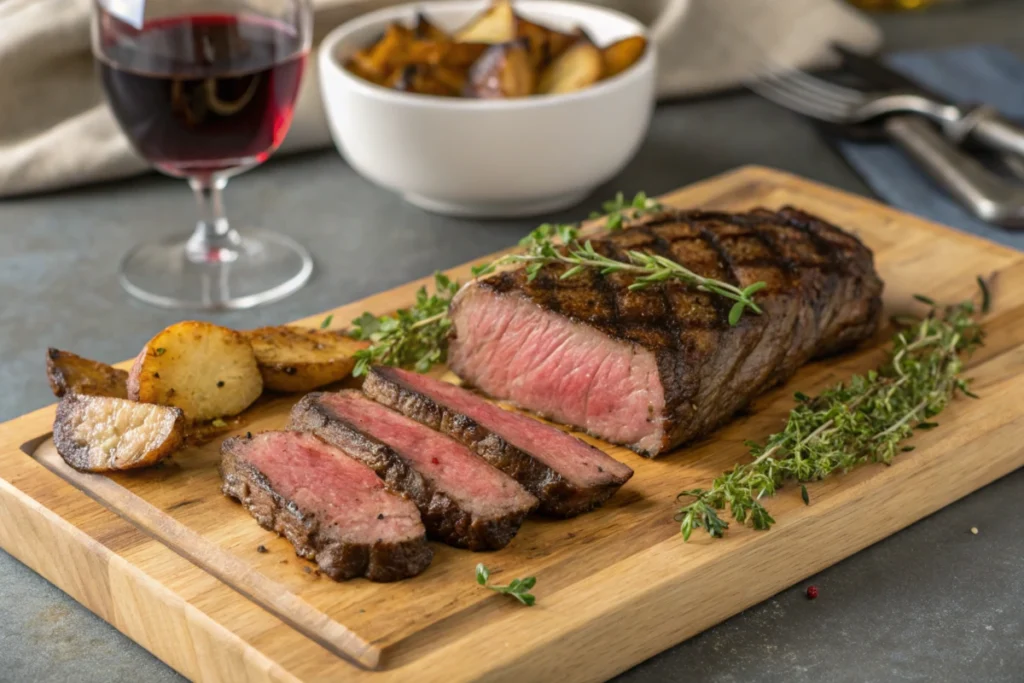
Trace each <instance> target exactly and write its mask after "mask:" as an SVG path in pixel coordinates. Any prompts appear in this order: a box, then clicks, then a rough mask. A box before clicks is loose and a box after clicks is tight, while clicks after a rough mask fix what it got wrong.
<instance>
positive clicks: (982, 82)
mask: <svg viewBox="0 0 1024 683" xmlns="http://www.w3.org/2000/svg"><path fill="white" fill-rule="evenodd" d="M887 62H888V64H889V66H891V67H893V68H895V69H897V70H898V71H901V72H902V73H904V74H905V75H907V76H909V77H910V78H912V79H914V80H915V81H917V82H918V83H920V84H921V85H923V86H925V87H927V88H928V89H929V90H932V91H934V92H936V93H940V94H942V95H944V96H946V97H948V98H950V99H951V100H953V101H957V102H968V103H979V102H985V103H987V104H991V105H992V106H994V107H995V108H996V109H998V110H999V111H1000V113H1002V114H1003V115H1004V116H1007V117H1009V118H1014V119H1019V120H1024V61H1022V60H1021V59H1020V58H1018V57H1017V56H1015V55H1014V54H1013V53H1012V52H1009V51H1008V50H1006V49H1004V48H1001V47H996V46H991V45H975V46H968V47H959V48H953V49H944V50H927V51H920V52H916V51H915V52H904V53H898V54H894V55H891V56H889V57H888V58H887ZM839 150H840V152H841V153H842V154H843V156H844V157H846V160H847V161H848V162H849V163H850V165H851V166H853V168H854V169H855V170H856V171H857V172H858V173H860V175H861V176H862V177H863V178H864V181H865V182H866V183H867V184H868V185H870V186H871V188H872V189H873V190H874V191H875V193H877V194H878V196H879V197H881V198H882V199H884V200H885V201H886V202H887V203H889V204H891V205H892V206H894V207H896V208H899V209H903V210H904V211H907V212H910V213H914V214H917V215H919V216H924V217H925V218H929V219H931V220H933V221H936V222H938V223H944V224H945V225H949V226H952V227H954V228H959V229H961V230H964V231H966V232H971V233H974V234H975V235H980V236H982V237H985V238H987V239H990V240H992V241H993V242H999V243H1000V244H1005V245H1007V246H1010V247H1013V248H1015V249H1024V232H1011V231H1009V230H1005V229H1003V228H999V227H996V226H994V225H990V224H988V223H985V222H983V221H980V220H978V219H977V218H975V217H974V216H973V215H971V214H970V213H969V212H968V211H966V210H964V209H963V208H961V207H960V205H959V204H957V203H956V202H955V201H953V200H952V199H950V198H949V197H948V196H947V195H946V194H945V192H944V191H943V190H942V189H941V188H940V187H938V186H937V185H935V184H934V183H933V182H932V181H931V179H930V178H928V177H927V176H926V175H924V173H923V172H922V171H921V170H919V169H918V168H917V166H916V165H915V164H914V162H913V161H911V160H910V159H908V158H907V157H906V156H905V155H904V154H903V153H902V152H901V151H900V150H899V149H897V148H896V147H894V146H892V145H887V144H872V143H863V142H853V141H850V140H842V141H840V142H839Z"/></svg>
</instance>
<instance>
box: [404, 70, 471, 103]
mask: <svg viewBox="0 0 1024 683" xmlns="http://www.w3.org/2000/svg"><path fill="white" fill-rule="evenodd" d="M388 85H390V86H391V87H392V88H394V89H395V90H402V91H404V92H414V93H419V94H421V95H439V96H441V97H458V96H459V95H461V94H462V89H463V88H464V87H465V85H466V75H465V74H463V73H460V72H458V71H457V70H455V69H450V68H448V67H445V66H440V65H428V64H410V65H409V66H407V67H404V68H403V69H401V70H400V71H396V72H395V73H394V75H393V76H392V80H391V81H389V83H388Z"/></svg>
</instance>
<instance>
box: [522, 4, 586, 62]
mask: <svg viewBox="0 0 1024 683" xmlns="http://www.w3.org/2000/svg"><path fill="white" fill-rule="evenodd" d="M516 37H517V38H522V39H524V40H526V41H527V50H528V51H529V53H530V64H531V65H532V66H533V68H534V69H539V68H540V67H541V66H543V65H544V64H546V63H547V62H548V61H550V60H552V59H555V58H557V57H558V56H559V55H561V54H562V53H563V52H565V50H566V48H568V47H569V45H571V44H572V43H573V42H574V41H575V40H576V38H577V36H574V35H570V34H568V33H561V32H559V31H555V30H554V29H550V28H548V27H546V26H541V25H540V24H535V23H533V22H532V21H529V20H528V19H523V18H522V17H520V16H518V15H517V16H516Z"/></svg>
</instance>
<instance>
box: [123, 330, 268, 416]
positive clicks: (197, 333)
mask: <svg viewBox="0 0 1024 683" xmlns="http://www.w3.org/2000/svg"><path fill="white" fill-rule="evenodd" d="M262 392H263V377H262V375H261V374H260V369H259V366H258V365H257V363H256V354H255V353H254V352H253V348H252V345H251V344H250V343H249V340H248V338H247V337H246V336H245V335H244V334H242V333H241V332H236V331H235V330H229V329H227V328H226V327H220V326H218V325H214V324H212V323H207V322H198V321H192V320H190V321H186V322H181V323H177V324H175V325H171V326H170V327H168V328H167V329H165V330H164V331H163V332H160V333H159V334H157V335H156V336H155V337H153V338H152V339H150V340H149V343H148V344H146V346H145V348H143V349H142V351H141V352H140V353H139V355H138V357H136V359H135V364H134V365H133V366H132V369H131V372H129V373H128V398H130V399H132V400H134V401H142V402H144V403H157V404H159V405H165V406H175V407H177V408H181V409H182V411H184V413H185V417H187V418H188V419H189V420H190V421H193V422H203V421H206V420H212V419H215V418H219V417H227V416H231V415H237V414H238V413H240V412H242V411H243V410H245V409H246V408H247V407H249V405H250V404H252V402H253V401H255V400H256V399H257V398H259V396H260V394H261V393H262Z"/></svg>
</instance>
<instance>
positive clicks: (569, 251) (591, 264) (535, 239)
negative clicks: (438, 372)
mask: <svg viewBox="0 0 1024 683" xmlns="http://www.w3.org/2000/svg"><path fill="white" fill-rule="evenodd" d="M638 196H639V195H638ZM646 201H647V200H646V199H645V200H644V202H643V204H644V205H645V206H646ZM639 210H640V209H633V210H632V211H634V212H635V211H639ZM618 215H621V214H618ZM630 217H635V214H631V216H630ZM519 246H521V247H522V248H523V253H517V254H508V255H506V256H502V257H501V258H499V259H497V260H496V261H493V262H491V263H488V264H485V265H482V266H477V267H475V268H473V276H474V277H480V276H481V275H487V274H489V273H493V272H494V271H495V270H497V268H499V267H500V266H503V265H510V264H516V263H525V264H527V265H526V279H527V281H528V282H532V281H533V280H534V279H535V278H536V277H537V275H539V274H540V271H541V269H542V268H543V267H544V266H546V265H548V264H551V263H564V264H566V265H568V266H569V268H568V269H567V270H566V271H565V272H563V273H562V274H561V275H560V276H559V277H560V279H562V280H564V279H566V278H570V277H573V276H574V275H576V274H578V273H580V272H581V271H583V270H584V269H586V268H593V269H596V270H598V272H600V273H601V275H610V274H612V273H633V274H635V275H636V276H637V277H636V279H635V280H634V281H633V283H632V284H630V285H629V289H631V290H638V289H645V288H647V287H650V286H651V285H653V284H656V283H659V282H665V281H666V280H679V281H681V282H685V283H687V284H690V285H693V286H694V287H696V288H697V289H700V290H703V291H705V292H712V293H714V294H717V295H718V296H721V297H724V298H726V299H730V300H732V301H733V302H735V303H733V305H732V308H731V309H730V311H729V324H730V325H736V324H737V323H739V321H740V318H741V317H742V316H743V314H744V313H745V312H746V311H747V310H750V311H752V312H753V313H760V312H761V308H760V307H759V306H758V305H757V304H756V303H755V302H754V299H753V296H754V294H755V293H757V292H759V291H760V290H761V289H763V288H764V287H765V283H764V282H755V283H753V284H751V285H748V286H747V287H743V288H740V287H737V286H735V285H732V284H730V283H728V282H722V281H721V280H714V279H712V278H706V277H703V276H701V275H698V274H697V273H695V272H693V271H692V270H690V269H689V268H687V267H686V266H684V265H682V264H680V263H677V262H675V261H673V260H671V259H668V258H665V257H664V256H659V255H658V254H648V253H646V252H642V251H634V250H628V251H626V252H625V254H626V258H627V260H626V261H619V260H616V259H613V258H609V257H607V256H605V255H603V254H600V253H598V252H597V251H596V250H595V249H594V245H593V243H592V242H591V241H590V240H586V241H585V242H582V243H581V242H580V241H579V226H578V225H572V224H568V225H566V224H552V223H545V224H544V225H541V226H540V227H538V228H537V229H536V230H534V231H533V232H531V233H530V234H529V235H527V236H526V237H524V238H523V239H522V240H520V242H519Z"/></svg>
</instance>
